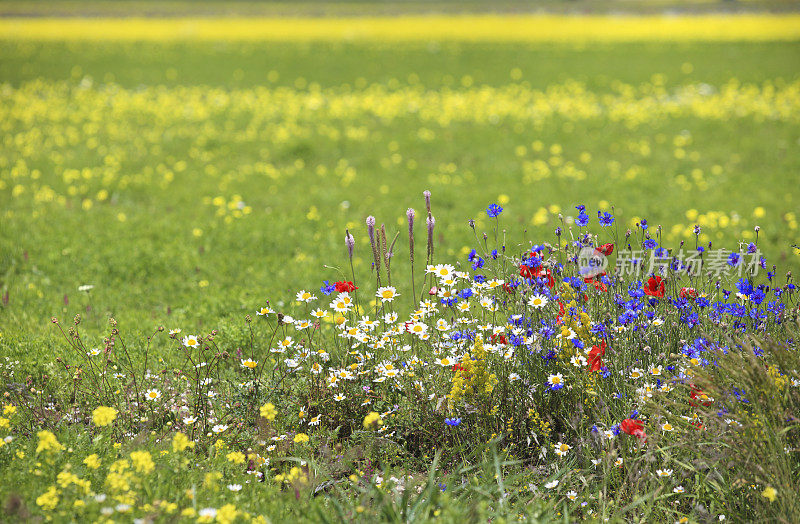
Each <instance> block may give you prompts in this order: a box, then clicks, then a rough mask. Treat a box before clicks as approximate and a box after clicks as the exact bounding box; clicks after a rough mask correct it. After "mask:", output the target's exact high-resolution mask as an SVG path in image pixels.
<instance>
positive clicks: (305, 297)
mask: <svg viewBox="0 0 800 524" xmlns="http://www.w3.org/2000/svg"><path fill="white" fill-rule="evenodd" d="M296 298H297V301H298V302H306V303H308V302H311V301H312V300H316V299H317V297H315V296H314V295H312V294H311V293H309V292H308V291H306V290H303V291H298V292H297V297H296Z"/></svg>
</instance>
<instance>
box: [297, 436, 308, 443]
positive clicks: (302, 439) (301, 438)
mask: <svg viewBox="0 0 800 524" xmlns="http://www.w3.org/2000/svg"><path fill="white" fill-rule="evenodd" d="M294 442H295V443H296V444H302V443H303V442H308V435H306V434H305V433H298V434H297V435H295V436H294Z"/></svg>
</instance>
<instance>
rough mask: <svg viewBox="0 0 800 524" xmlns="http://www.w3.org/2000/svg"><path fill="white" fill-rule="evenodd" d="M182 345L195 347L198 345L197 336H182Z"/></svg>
mask: <svg viewBox="0 0 800 524" xmlns="http://www.w3.org/2000/svg"><path fill="white" fill-rule="evenodd" d="M183 345H184V346H186V347H187V348H196V347H197V346H199V345H200V341H199V340H198V339H197V336H195V335H189V336H187V337H183Z"/></svg>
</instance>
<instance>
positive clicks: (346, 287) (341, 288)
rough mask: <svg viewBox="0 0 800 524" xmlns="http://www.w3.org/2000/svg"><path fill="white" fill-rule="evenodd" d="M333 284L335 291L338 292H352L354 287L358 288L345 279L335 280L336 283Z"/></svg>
mask: <svg viewBox="0 0 800 524" xmlns="http://www.w3.org/2000/svg"><path fill="white" fill-rule="evenodd" d="M335 286H336V291H337V292H338V293H352V292H353V291H355V290H356V289H358V288H357V287H356V286H354V285H353V283H352V282H350V281H346V282H337V283H336V284H335Z"/></svg>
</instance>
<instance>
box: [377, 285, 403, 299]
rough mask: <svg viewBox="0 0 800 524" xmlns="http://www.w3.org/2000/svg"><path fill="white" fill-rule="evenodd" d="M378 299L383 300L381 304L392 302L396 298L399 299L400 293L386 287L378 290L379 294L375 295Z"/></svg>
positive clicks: (390, 287)
mask: <svg viewBox="0 0 800 524" xmlns="http://www.w3.org/2000/svg"><path fill="white" fill-rule="evenodd" d="M375 296H376V297H378V298H380V299H381V302H391V301H392V300H394V299H395V297H399V296H400V293H398V292H397V289H395V288H394V287H392V286H385V287H381V288H378V292H377V293H376V294H375Z"/></svg>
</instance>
